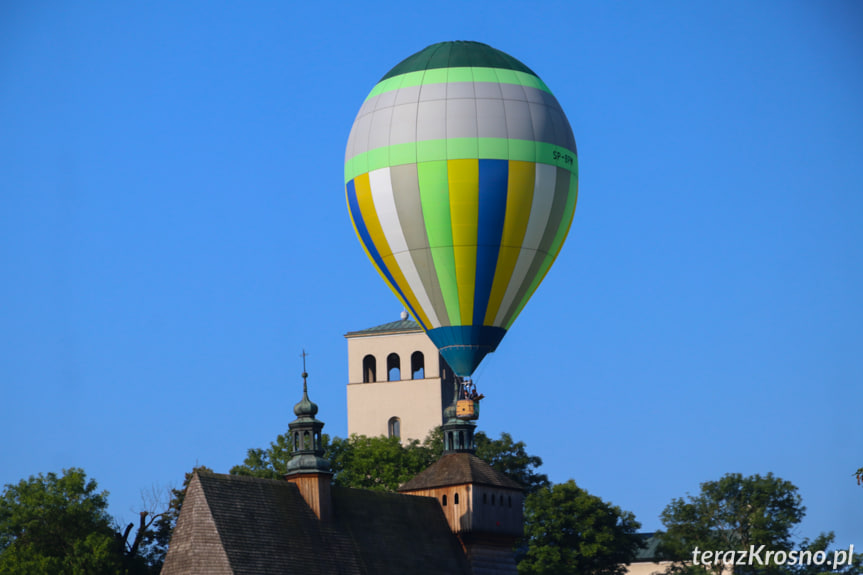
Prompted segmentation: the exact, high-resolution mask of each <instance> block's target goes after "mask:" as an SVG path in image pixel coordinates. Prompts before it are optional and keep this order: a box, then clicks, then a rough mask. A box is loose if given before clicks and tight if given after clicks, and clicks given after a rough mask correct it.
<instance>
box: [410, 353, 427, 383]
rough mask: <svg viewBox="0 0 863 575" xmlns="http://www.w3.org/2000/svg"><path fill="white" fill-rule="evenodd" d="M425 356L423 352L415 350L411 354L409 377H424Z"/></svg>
mask: <svg viewBox="0 0 863 575" xmlns="http://www.w3.org/2000/svg"><path fill="white" fill-rule="evenodd" d="M425 376H426V368H425V357H423V352H421V351H415V352H413V353H412V354H411V379H425Z"/></svg>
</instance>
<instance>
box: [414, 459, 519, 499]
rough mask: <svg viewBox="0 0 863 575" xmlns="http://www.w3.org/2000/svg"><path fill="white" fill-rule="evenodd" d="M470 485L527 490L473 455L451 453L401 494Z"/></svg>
mask: <svg viewBox="0 0 863 575" xmlns="http://www.w3.org/2000/svg"><path fill="white" fill-rule="evenodd" d="M466 483H472V484H474V485H488V486H491V487H503V488H506V489H517V490H518V491H524V487H522V486H521V485H519V484H518V483H516V482H515V481H513V480H512V479H510V478H509V477H507V476H506V475H504V474H503V473H501V472H500V471H497V470H495V469H493V468H492V467H491V465H489V464H488V463H486V462H485V461H483V460H482V459H480V458H479V457H477V456H476V455H474V454H472V453H448V454H446V455H444V456H442V457H441V458H440V459H438V460H437V461H436V462H435V463H433V464H432V465H431V466H430V467H428V468H427V469H425V470H424V471H422V472H420V473H419V475H417V476H416V477H414V478H413V479H411V480H410V481H408V482H407V483H405V484H403V485H401V486H400V487H399V491H402V492H404V491H417V490H420V489H432V488H434V487H448V486H450V485H464V484H466Z"/></svg>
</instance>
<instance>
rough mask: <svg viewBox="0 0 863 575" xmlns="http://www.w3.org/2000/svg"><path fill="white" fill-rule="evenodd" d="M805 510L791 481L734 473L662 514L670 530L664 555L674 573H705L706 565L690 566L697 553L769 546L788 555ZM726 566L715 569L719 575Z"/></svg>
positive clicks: (661, 548) (676, 501)
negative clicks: (696, 550)
mask: <svg viewBox="0 0 863 575" xmlns="http://www.w3.org/2000/svg"><path fill="white" fill-rule="evenodd" d="M805 512H806V508H805V507H804V506H803V502H802V498H801V497H800V494H799V493H798V490H797V487H795V486H794V485H793V484H792V483H791V482H790V481H785V480H783V479H780V478H778V477H775V476H774V475H773V474H772V473H768V474H767V475H766V476H761V475H750V476H748V477H744V476H743V475H741V474H739V473H729V474H727V475H724V476H723V477H722V478H721V479H719V480H718V481H707V482H705V483H702V484H701V492H700V493H699V494H698V495H695V496H692V495H689V496H687V498H686V499H683V498H679V499H674V500H672V502H671V503H670V504H669V505H668V506H667V507H666V508H665V510H664V511H663V512H662V514H661V515H660V518H661V519H662V523H663V525H664V526H665V528H666V530H665V532H662V533H660V534H659V535H658V536H659V538H660V545H659V553H660V554H661V556H662V557H664V558H667V559H670V560H672V561H674V562H675V563H674V565H673V566H672V567H671V568H670V569H669V571H678V572H680V571H686V572H689V573H704V572H705V569H704V567H701V566H695V565H688V564H687V563H686V562H691V561H692V559H693V550H694V549H695V548H696V547H698V548H699V549H703V550H746V549H749V548H750V546H751V545H755V546H756V547H758V546H761V545H764V546H765V548H766V549H771V550H774V551H788V550H790V548H791V546H792V543H793V541H792V530H793V528H794V526H796V525H797V524H798V523H799V522H800V521H801V519H803V516H804V514H805ZM723 567H724V566H723V565H722V564H721V563H720V564H716V565H711V566H710V570H712V571H713V572H714V573H716V575H720V574H721V573H722V571H723ZM729 567H731V568H732V569H733V571H734V572H736V573H743V572H765V573H767V572H775V571H776V569H775V566H773V567H771V566H766V565H765V566H759V565H753V566H749V565H746V566H737V565H734V566H729Z"/></svg>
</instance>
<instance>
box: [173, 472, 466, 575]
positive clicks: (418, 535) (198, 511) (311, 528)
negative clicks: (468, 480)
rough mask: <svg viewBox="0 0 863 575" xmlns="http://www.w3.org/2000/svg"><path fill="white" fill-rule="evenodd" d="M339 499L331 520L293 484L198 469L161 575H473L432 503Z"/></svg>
mask: <svg viewBox="0 0 863 575" xmlns="http://www.w3.org/2000/svg"><path fill="white" fill-rule="evenodd" d="M332 498H333V520H332V522H330V523H328V524H324V523H321V522H320V521H319V520H318V518H317V517H316V516H315V514H314V513H313V512H312V510H311V508H310V507H309V506H308V505H307V504H306V502H305V500H304V499H303V497H302V495H301V494H300V492H299V489H298V488H297V487H296V486H295V485H294V484H292V483H289V482H287V481H278V480H272V479H259V478H253V477H241V476H237V475H222V474H203V473H199V474H197V475H196V476H195V477H194V478H193V479H192V482H191V483H190V484H189V488H188V490H187V492H186V498H185V500H184V503H183V508H182V510H181V512H180V517H179V519H178V521H177V527H176V528H175V530H174V535H173V538H172V539H171V544H170V546H169V549H168V555H167V557H166V559H165V567H164V568H163V569H162V574H163V575H172V574H176V573H183V574H187V573H207V574H208V575H222V574H225V575H245V574H249V575H251V574H255V575H276V574H279V575H282V574H293V573H298V574H302V575H329V574H344V575H365V574H369V575H371V574H375V575H377V574H380V575H386V574H390V573H392V574H399V575H402V574H404V573H417V574H420V575H422V574H429V575H431V574H450V573H456V574H463V575H468V573H469V567H468V565H467V560H466V559H465V556H464V553H463V551H462V549H461V547H460V545H459V543H458V540H457V539H456V537H455V535H453V533H452V532H451V531H450V529H449V527H448V525H447V523H446V519H445V518H444V515H443V512H442V511H441V508H440V505H438V503H437V501H435V500H434V499H432V498H428V497H414V496H408V495H401V494H398V493H377V492H371V491H365V490H361V489H348V488H338V487H333V488H332Z"/></svg>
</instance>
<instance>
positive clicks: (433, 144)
mask: <svg viewBox="0 0 863 575" xmlns="http://www.w3.org/2000/svg"><path fill="white" fill-rule="evenodd" d="M345 192H346V196H347V203H348V209H349V211H350V215H351V219H352V221H353V225H354V229H355V231H356V233H357V236H358V237H359V239H360V242H361V243H362V245H363V247H364V248H365V251H366V254H367V255H368V256H369V258H370V259H371V261H372V263H373V264H374V265H375V267H376V268H377V270H378V272H380V274H381V276H382V277H383V278H384V280H385V281H386V283H387V284H388V285H389V286H390V288H391V289H392V290H393V292H395V294H396V296H397V297H398V298H399V300H401V302H402V304H403V305H404V306H405V308H406V309H408V310H410V313H411V315H413V317H414V319H416V321H417V322H418V323H419V325H420V326H421V327H422V328H423V329H424V330H425V331H426V333H427V334H428V336H429V337H430V338H431V340H432V341H433V342H434V343H435V345H436V346H437V347H438V349H439V350H440V352H441V355H442V356H443V357H444V359H445V360H446V361H447V363H448V364H449V365H450V367H452V369H453V371H455V373H456V374H457V375H459V376H461V377H470V376H471V374H472V373H473V372H474V370H475V369H476V367H477V366H478V365H479V363H480V362H481V361H482V359H483V357H485V355H486V354H487V353H489V352H491V351H494V350H495V348H497V345H498V344H499V343H500V341H501V339H502V338H503V336H504V334H505V333H506V331H507V330H508V329H509V328H510V326H511V325H512V323H513V321H514V320H515V318H516V316H518V314H519V313H520V312H521V310H522V308H523V307H524V305H525V303H527V300H528V299H530V297H531V295H532V294H533V293H534V291H535V290H536V288H537V286H539V284H540V282H541V281H542V280H543V278H544V277H545V274H546V273H547V272H548V270H549V268H550V267H551V264H552V262H554V260H555V258H556V257H557V254H558V253H559V252H560V248H561V246H562V245H563V242H564V239H565V238H566V235H567V232H568V231H569V227H570V224H571V223H572V218H573V215H574V213H575V204H576V199H577V196H578V161H577V156H576V148H575V138H574V137H573V135H572V129H571V128H570V126H569V122H568V121H567V119H566V116H565V115H564V113H563V110H562V109H561V107H560V104H559V103H558V101H557V99H556V98H555V97H554V96H553V95H552V93H551V91H550V90H549V89H548V87H547V86H546V85H545V83H543V81H542V80H540V79H539V77H538V76H537V75H536V74H535V73H534V72H533V71H532V70H531V69H530V68H528V67H527V66H525V65H524V64H522V63H521V62H519V61H518V60H516V59H515V58H513V57H512V56H509V55H508V54H505V53H503V52H501V51H499V50H496V49H494V48H492V47H491V46H487V45H485V44H481V43H478V42H442V43H439V44H433V45H431V46H429V47H428V48H426V49H424V50H421V51H420V52H417V53H416V54H414V55H413V56H410V57H408V58H407V59H405V60H403V61H402V62H401V63H399V64H398V65H397V66H396V67H395V68H393V69H392V70H390V71H389V72H388V73H387V74H385V75H384V77H383V78H381V80H380V81H379V82H378V83H377V84H376V85H375V87H374V88H372V91H371V92H370V93H369V95H368V97H367V98H366V100H365V101H364V102H363V105H362V107H361V108H360V111H359V113H358V114H357V117H356V120H355V121H354V124H353V128H352V129H351V133H350V136H349V138H348V144H347V150H346V152H345Z"/></svg>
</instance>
